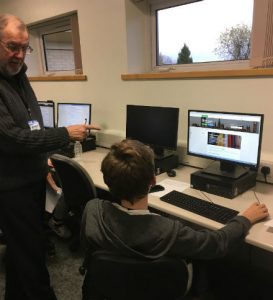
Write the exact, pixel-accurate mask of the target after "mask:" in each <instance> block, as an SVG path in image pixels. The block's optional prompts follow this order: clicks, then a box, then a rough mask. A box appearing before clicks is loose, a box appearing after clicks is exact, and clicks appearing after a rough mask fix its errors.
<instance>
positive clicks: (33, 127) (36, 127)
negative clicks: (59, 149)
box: [28, 120, 41, 131]
mask: <svg viewBox="0 0 273 300" xmlns="http://www.w3.org/2000/svg"><path fill="white" fill-rule="evenodd" d="M28 126H29V128H30V130H31V131H32V130H40V129H41V127H40V124H39V122H38V121H36V120H31V121H28Z"/></svg>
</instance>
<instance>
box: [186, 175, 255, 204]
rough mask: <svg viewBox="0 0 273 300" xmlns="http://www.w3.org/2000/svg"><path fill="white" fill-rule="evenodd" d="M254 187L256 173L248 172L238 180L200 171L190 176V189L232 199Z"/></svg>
mask: <svg viewBox="0 0 273 300" xmlns="http://www.w3.org/2000/svg"><path fill="white" fill-rule="evenodd" d="M255 185H256V172H254V171H248V172H247V173H246V174H244V175H243V176H241V177H239V178H236V179H234V178H229V177H223V176H216V175H211V174H207V173H204V172H202V170H200V171H196V172H194V173H192V174H191V187H192V188H194V189H197V190H201V191H204V192H208V193H211V194H215V195H218V196H221V197H225V198H229V199H233V198H235V197H236V196H238V195H239V194H242V193H243V192H245V191H246V190H248V189H250V188H252V187H253V186H255Z"/></svg>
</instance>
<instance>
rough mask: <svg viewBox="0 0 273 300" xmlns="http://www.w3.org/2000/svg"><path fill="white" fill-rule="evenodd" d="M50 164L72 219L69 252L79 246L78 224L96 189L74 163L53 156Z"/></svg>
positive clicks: (58, 156)
mask: <svg viewBox="0 0 273 300" xmlns="http://www.w3.org/2000/svg"><path fill="white" fill-rule="evenodd" d="M50 159H51V162H52V164H53V166H54V169H55V171H56V173H57V176H58V178H59V180H60V184H61V187H62V191H63V194H64V199H65V203H66V205H67V206H68V209H69V215H70V217H72V220H73V221H72V222H73V225H72V226H71V227H72V228H71V230H72V242H71V245H70V249H71V250H76V248H77V247H78V245H79V241H80V238H79V234H80V223H81V217H82V212H83V209H84V207H85V205H86V203H87V202H88V201H89V200H91V199H94V198H96V197H97V191H96V187H95V185H94V183H93V180H92V179H91V177H90V176H89V174H88V173H87V172H86V170H85V169H84V168H83V167H82V166H81V165H80V164H79V163H78V162H77V161H76V160H73V159H71V158H68V157H66V156H63V155H60V154H53V155H52V156H51V157H50Z"/></svg>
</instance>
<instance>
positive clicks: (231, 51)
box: [150, 0, 273, 71]
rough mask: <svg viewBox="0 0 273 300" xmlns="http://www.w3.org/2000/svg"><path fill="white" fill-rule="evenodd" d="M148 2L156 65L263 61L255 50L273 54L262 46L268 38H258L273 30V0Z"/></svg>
mask: <svg viewBox="0 0 273 300" xmlns="http://www.w3.org/2000/svg"><path fill="white" fill-rule="evenodd" d="M150 3H151V16H152V37H153V41H152V42H153V44H152V49H153V50H152V57H153V62H152V66H153V68H154V69H155V70H160V69H166V70H179V71H182V70H202V69H204V70H212V69H242V68H249V67H250V66H255V67H257V66H265V63H264V62H265V60H263V63H262V62H261V60H262V59H261V58H260V59H259V63H257V61H258V60H257V57H256V56H257V54H259V56H261V55H262V54H264V53H272V54H273V51H271V52H270V51H269V52H268V51H267V52H266V51H264V47H262V49H261V45H265V44H266V43H265V41H263V42H262V43H261V42H260V40H261V30H262V31H263V32H271V36H272V32H273V30H272V29H273V18H272V17H270V18H268V16H270V15H271V16H272V12H273V0H262V1H261V0H170V1H165V0H150ZM258 12H259V13H258ZM268 25H269V26H270V29H271V30H269V29H268ZM257 28H259V30H257ZM255 32H257V33H256V34H255ZM258 37H259V43H258ZM262 37H263V35H262ZM268 39H269V38H268ZM268 44H269V43H268ZM257 48H258V49H259V50H258V49H257ZM272 49H273V47H272ZM254 61H255V62H256V63H255V64H254V63H253V62H254ZM268 61H270V59H267V60H266V62H267V65H266V66H268ZM272 61H273V56H272V55H271V62H272Z"/></svg>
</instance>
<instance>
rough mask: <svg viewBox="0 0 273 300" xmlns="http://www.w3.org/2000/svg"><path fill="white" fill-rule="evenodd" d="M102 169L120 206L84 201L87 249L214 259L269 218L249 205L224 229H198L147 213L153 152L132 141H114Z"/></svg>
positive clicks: (256, 206)
mask: <svg viewBox="0 0 273 300" xmlns="http://www.w3.org/2000/svg"><path fill="white" fill-rule="evenodd" d="M101 171H102V173H103V178H104V182H105V183H106V184H107V186H108V187H109V190H110V192H111V193H112V194H113V195H114V196H115V197H116V198H118V199H120V204H117V203H111V202H109V201H106V200H100V199H94V200H91V201H89V202H88V203H87V205H86V208H85V211H84V215H83V224H82V236H83V241H84V242H85V244H86V246H87V247H88V249H89V251H94V250H98V249H105V250H108V251H113V252H117V251H118V252H120V253H123V254H124V255H128V256H137V257H143V258H148V259H156V258H159V257H161V256H174V257H181V258H184V259H190V260H191V259H206V260H207V259H213V258H217V257H221V256H224V255H225V254H226V253H227V252H228V251H229V250H230V248H231V247H232V246H233V245H236V244H239V242H242V241H243V240H244V238H245V236H246V235H247V233H248V230H249V229H250V227H251V225H252V224H254V223H255V222H257V221H259V220H262V219H264V218H266V217H267V216H268V210H267V208H266V206H265V205H264V204H259V203H253V204H252V205H251V206H250V207H249V208H248V209H247V210H246V211H244V212H243V213H241V214H240V215H238V216H236V217H234V218H233V219H232V220H231V221H230V222H229V223H228V224H227V225H225V226H224V227H223V228H221V229H219V230H199V231H198V230H194V229H192V228H191V227H189V226H185V225H184V224H183V223H182V222H180V221H178V220H174V219H170V218H167V217H163V216H161V215H158V214H155V213H151V212H150V211H149V208H148V193H149V189H150V188H151V186H153V185H155V183H156V177H155V173H154V156H153V152H152V150H151V149H150V148H149V147H147V146H145V145H143V144H142V143H140V142H138V141H135V140H123V141H122V142H120V143H117V144H115V145H113V146H112V147H111V149H110V152H109V153H108V154H107V155H106V157H105V158H104V160H103V161H102V165H101ZM194 276H195V273H194V271H193V279H194ZM84 290H85V288H84V286H83V293H84Z"/></svg>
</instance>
